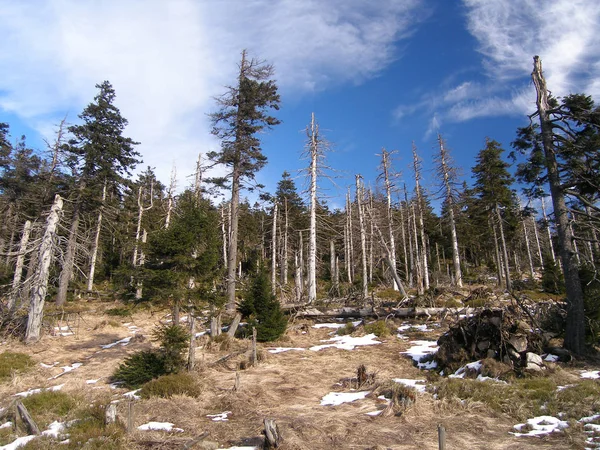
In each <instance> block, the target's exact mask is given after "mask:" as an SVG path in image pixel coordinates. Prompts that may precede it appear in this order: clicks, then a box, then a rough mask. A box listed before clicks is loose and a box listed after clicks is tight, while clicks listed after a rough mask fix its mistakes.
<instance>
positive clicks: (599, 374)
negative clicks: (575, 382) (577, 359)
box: [580, 370, 600, 380]
mask: <svg viewBox="0 0 600 450" xmlns="http://www.w3.org/2000/svg"><path fill="white" fill-rule="evenodd" d="M580 376H581V378H588V379H590V380H596V379H598V378H600V370H592V371H582V372H581V375H580Z"/></svg>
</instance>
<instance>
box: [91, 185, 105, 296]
mask: <svg viewBox="0 0 600 450" xmlns="http://www.w3.org/2000/svg"><path fill="white" fill-rule="evenodd" d="M105 201H106V180H104V187H103V188H102V203H101V205H100V211H99V212H98V223H97V224H96V234H95V236H94V246H93V247H92V258H91V261H90V273H89V275H88V282H87V290H88V292H89V291H91V290H92V289H93V287H94V274H95V272H96V260H97V259H98V247H99V246H100V232H101V231H102V215H103V213H104V202H105Z"/></svg>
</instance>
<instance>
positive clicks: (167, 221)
mask: <svg viewBox="0 0 600 450" xmlns="http://www.w3.org/2000/svg"><path fill="white" fill-rule="evenodd" d="M176 187H177V169H176V168H175V164H173V168H172V169H171V182H170V183H169V191H168V192H167V217H165V229H168V228H169V225H170V224H171V212H172V211H173V193H174V192H175V188H176Z"/></svg>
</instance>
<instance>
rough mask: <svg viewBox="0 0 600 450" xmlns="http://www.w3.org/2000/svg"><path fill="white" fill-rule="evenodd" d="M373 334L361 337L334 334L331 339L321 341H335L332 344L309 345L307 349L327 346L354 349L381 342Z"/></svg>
mask: <svg viewBox="0 0 600 450" xmlns="http://www.w3.org/2000/svg"><path fill="white" fill-rule="evenodd" d="M376 337H377V336H375V334H373V333H371V334H367V335H366V336H362V337H352V336H336V337H333V338H331V339H325V340H323V341H321V342H335V343H334V344H325V345H316V346H314V347H310V348H309V350H312V351H313V352H318V351H319V350H323V349H324V348H328V347H336V348H339V349H342V350H354V347H358V346H361V345H376V344H381V342H379V341H376V340H375V338H376Z"/></svg>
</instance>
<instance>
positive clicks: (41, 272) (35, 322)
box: [25, 194, 63, 343]
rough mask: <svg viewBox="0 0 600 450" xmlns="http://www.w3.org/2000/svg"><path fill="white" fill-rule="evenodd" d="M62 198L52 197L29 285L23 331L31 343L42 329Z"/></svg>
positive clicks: (37, 337) (38, 337) (27, 340)
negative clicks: (27, 314)
mask: <svg viewBox="0 0 600 450" xmlns="http://www.w3.org/2000/svg"><path fill="white" fill-rule="evenodd" d="M62 207H63V200H62V198H61V197H60V195H58V194H57V195H56V197H54V204H53V205H52V208H51V209H50V215H49V216H48V219H47V220H46V231H45V232H44V237H43V238H42V243H41V245H40V250H39V256H38V265H37V268H36V271H35V275H34V281H33V284H32V286H31V299H30V300H31V301H30V306H29V317H28V318H27V329H26V331H25V342H27V343H32V342H36V341H38V340H39V339H40V334H41V330H42V318H43V314H44V303H45V301H46V294H47V292H48V278H49V276H50V270H49V269H50V263H51V262H52V257H53V253H54V240H55V236H56V227H57V225H58V222H59V221H60V216H61V212H62Z"/></svg>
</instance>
